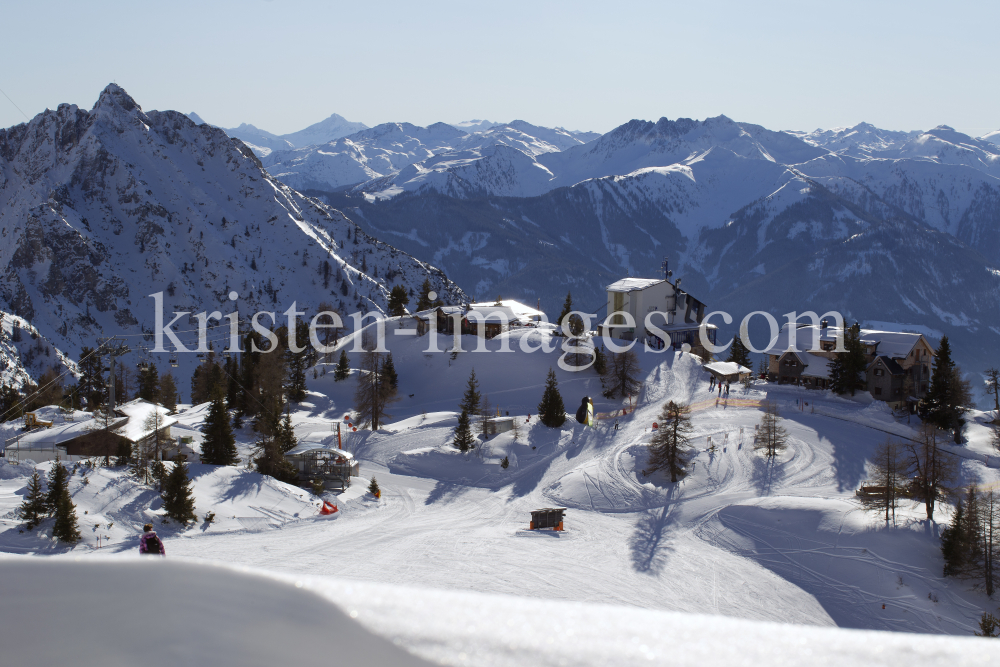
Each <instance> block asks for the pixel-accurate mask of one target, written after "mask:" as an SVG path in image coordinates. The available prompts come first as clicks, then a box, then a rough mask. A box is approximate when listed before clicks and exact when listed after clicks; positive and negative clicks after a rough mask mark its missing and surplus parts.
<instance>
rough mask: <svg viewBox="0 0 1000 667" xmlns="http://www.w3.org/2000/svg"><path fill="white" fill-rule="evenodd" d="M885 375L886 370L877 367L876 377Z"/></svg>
mask: <svg viewBox="0 0 1000 667" xmlns="http://www.w3.org/2000/svg"><path fill="white" fill-rule="evenodd" d="M883 375H885V371H883V370H882V369H881V368H876V369H875V376H876V377H882V376H883Z"/></svg>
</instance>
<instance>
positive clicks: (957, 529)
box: [941, 498, 968, 577]
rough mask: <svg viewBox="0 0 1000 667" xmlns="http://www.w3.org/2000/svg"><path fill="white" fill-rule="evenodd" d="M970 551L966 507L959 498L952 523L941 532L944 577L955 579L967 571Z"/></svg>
mask: <svg viewBox="0 0 1000 667" xmlns="http://www.w3.org/2000/svg"><path fill="white" fill-rule="evenodd" d="M967 551H968V548H967V546H966V535H965V505H964V504H963V503H962V499H961V498H959V500H958V505H956V506H955V512H954V514H952V515H951V523H950V524H948V526H947V527H945V529H944V530H942V531H941V555H942V556H944V573H943V574H944V576H946V577H954V576H956V575H958V574H960V573H961V572H962V571H963V570H964V569H965V556H966V553H967Z"/></svg>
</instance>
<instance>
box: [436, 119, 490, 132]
mask: <svg viewBox="0 0 1000 667" xmlns="http://www.w3.org/2000/svg"><path fill="white" fill-rule="evenodd" d="M448 124H449V125H451V126H452V127H456V128H458V129H460V130H462V131H463V132H470V133H471V132H483V131H485V130H488V129H490V128H491V127H493V126H494V125H499V124H500V123H494V122H493V121H491V120H480V119H478V118H474V119H473V120H463V121H461V122H459V123H448Z"/></svg>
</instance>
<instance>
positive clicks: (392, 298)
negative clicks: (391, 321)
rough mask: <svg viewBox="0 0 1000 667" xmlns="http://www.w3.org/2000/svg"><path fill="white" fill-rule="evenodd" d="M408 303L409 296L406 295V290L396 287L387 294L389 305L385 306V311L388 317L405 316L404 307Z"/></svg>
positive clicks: (399, 286)
mask: <svg viewBox="0 0 1000 667" xmlns="http://www.w3.org/2000/svg"><path fill="white" fill-rule="evenodd" d="M408 303H410V296H409V295H408V294H407V293H406V288H405V287H403V286H402V285H396V286H395V287H393V288H392V291H391V292H389V303H388V304H386V309H387V310H388V311H389V316H390V317H402V316H403V315H406V305H407V304H408Z"/></svg>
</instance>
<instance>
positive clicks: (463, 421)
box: [453, 408, 476, 454]
mask: <svg viewBox="0 0 1000 667" xmlns="http://www.w3.org/2000/svg"><path fill="white" fill-rule="evenodd" d="M475 442H476V439H475V438H474V437H473V436H472V428H471V426H470V425H469V413H468V412H467V411H466V410H465V409H464V408H463V409H462V414H460V415H459V416H458V426H456V427H455V440H454V441H453V444H454V445H455V446H456V447H458V449H459V451H461V452H462V453H463V454H464V453H465V452H467V451H469V450H470V449H472V446H473V445H474V444H475Z"/></svg>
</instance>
